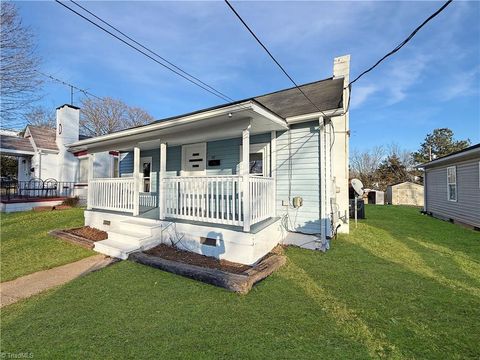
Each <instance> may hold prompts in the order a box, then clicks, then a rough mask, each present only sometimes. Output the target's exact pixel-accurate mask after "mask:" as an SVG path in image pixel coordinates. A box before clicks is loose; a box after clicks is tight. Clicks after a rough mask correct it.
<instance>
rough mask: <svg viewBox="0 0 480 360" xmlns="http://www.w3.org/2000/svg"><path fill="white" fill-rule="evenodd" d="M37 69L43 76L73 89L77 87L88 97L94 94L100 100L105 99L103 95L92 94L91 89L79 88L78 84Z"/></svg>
mask: <svg viewBox="0 0 480 360" xmlns="http://www.w3.org/2000/svg"><path fill="white" fill-rule="evenodd" d="M35 71H36V72H38V73H39V74H40V75H43V76H45V77H47V78H49V79H50V80H53V81H56V82H58V83H60V84H62V85H65V86H69V87H70V88H71V89H75V90H77V91H78V92H81V93H83V94H84V95H85V96H87V97H88V96H92V97H94V98H96V99H98V100H103V99H102V98H101V97H99V96H97V95H94V94H92V93H91V92H89V91H87V90H85V89H81V88H79V87H77V86H75V85H72V84H69V83H67V82H66V81H63V80H60V79H58V78H56V77H54V76H52V75H49V74H45V73H44V72H41V71H39V70H35Z"/></svg>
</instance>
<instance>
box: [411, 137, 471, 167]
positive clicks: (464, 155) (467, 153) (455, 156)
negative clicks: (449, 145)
mask: <svg viewBox="0 0 480 360" xmlns="http://www.w3.org/2000/svg"><path fill="white" fill-rule="evenodd" d="M479 155H480V143H478V144H475V145H472V146H469V147H467V148H465V149H463V150H459V151H455V152H453V153H451V154H448V155H445V156H442V157H439V158H437V159H435V160H432V161H429V162H427V163H424V164H421V165H418V167H419V168H428V167H430V166H436V165H438V164H442V163H445V162H454V161H459V160H460V159H462V160H467V159H468V158H476V157H478V156H479Z"/></svg>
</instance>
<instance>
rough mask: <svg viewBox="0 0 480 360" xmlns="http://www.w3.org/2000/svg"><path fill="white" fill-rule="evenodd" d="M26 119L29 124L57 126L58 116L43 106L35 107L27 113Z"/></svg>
mask: <svg viewBox="0 0 480 360" xmlns="http://www.w3.org/2000/svg"><path fill="white" fill-rule="evenodd" d="M25 120H27V123H28V124H29V125H35V126H41V127H48V128H55V126H56V117H55V112H54V111H50V110H48V109H47V108H45V107H43V106H35V107H33V108H32V109H31V110H30V111H29V112H28V113H27V114H25Z"/></svg>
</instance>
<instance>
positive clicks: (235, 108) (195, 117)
mask: <svg viewBox="0 0 480 360" xmlns="http://www.w3.org/2000/svg"><path fill="white" fill-rule="evenodd" d="M244 110H252V111H254V112H256V113H257V114H260V115H263V116H266V117H267V118H268V119H270V120H271V121H272V122H275V123H277V124H281V125H282V126H283V127H285V128H287V127H288V125H287V123H286V122H285V121H284V120H283V119H282V118H280V117H279V116H277V115H275V114H274V113H272V112H270V111H268V110H266V109H265V108H263V107H260V106H259V105H257V104H256V103H254V102H253V101H246V102H242V103H239V104H234V105H229V106H225V107H221V108H219V109H212V110H206V111H202V112H198V113H195V114H191V115H185V116H183V117H181V116H180V117H176V118H173V119H169V120H164V121H160V122H157V123H153V124H150V125H145V126H141V127H137V128H131V129H126V130H122V131H118V132H115V133H112V134H107V135H102V136H97V137H94V138H91V139H85V140H81V141H77V142H74V143H72V144H69V145H67V146H68V147H69V148H71V149H75V148H79V147H82V146H86V145H90V144H96V143H101V142H103V141H107V140H113V139H119V138H124V137H128V136H132V135H137V134H143V133H149V132H151V131H154V130H160V129H166V128H171V127H176V126H181V125H186V124H190V123H194V122H197V121H201V120H204V119H208V118H212V117H216V116H220V115H226V114H229V113H233V112H239V111H244Z"/></svg>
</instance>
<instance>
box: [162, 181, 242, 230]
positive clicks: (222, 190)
mask: <svg viewBox="0 0 480 360" xmlns="http://www.w3.org/2000/svg"><path fill="white" fill-rule="evenodd" d="M242 181H243V179H242V177H241V176H236V175H233V176H232V175H225V176H201V177H172V178H165V179H164V181H163V185H164V186H165V191H164V194H165V216H166V217H172V218H178V219H188V220H194V221H205V222H211V223H218V224H228V225H238V226H241V225H243V208H242V197H241V188H242V186H241V184H242Z"/></svg>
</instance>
